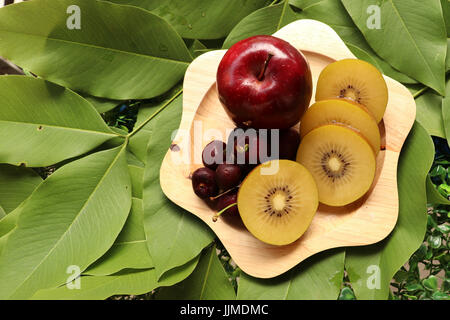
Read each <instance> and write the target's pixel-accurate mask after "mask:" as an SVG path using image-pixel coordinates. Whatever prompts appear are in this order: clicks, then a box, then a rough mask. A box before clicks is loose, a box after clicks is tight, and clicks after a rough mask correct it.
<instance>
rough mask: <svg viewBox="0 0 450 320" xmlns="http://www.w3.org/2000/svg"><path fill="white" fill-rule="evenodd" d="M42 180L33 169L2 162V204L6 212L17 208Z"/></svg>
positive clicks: (0, 190)
mask: <svg viewBox="0 0 450 320" xmlns="http://www.w3.org/2000/svg"><path fill="white" fill-rule="evenodd" d="M41 182H42V178H41V177H40V176H39V175H38V174H37V173H36V172H34V171H33V170H31V169H28V168H22V167H14V166H11V165H7V164H0V206H1V207H2V208H3V209H4V212H5V213H9V212H11V211H13V210H14V209H15V208H17V207H18V206H19V204H21V203H22V201H24V200H25V199H26V198H28V197H29V195H30V194H31V193H32V192H33V191H34V189H36V187H37V186H38V185H39V184H40V183H41ZM0 218H1V215H0Z"/></svg>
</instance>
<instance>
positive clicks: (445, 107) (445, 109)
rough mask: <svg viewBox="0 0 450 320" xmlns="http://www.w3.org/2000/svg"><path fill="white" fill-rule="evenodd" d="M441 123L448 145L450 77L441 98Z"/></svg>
mask: <svg viewBox="0 0 450 320" xmlns="http://www.w3.org/2000/svg"><path fill="white" fill-rule="evenodd" d="M449 56H450V54H449ZM442 123H443V125H444V132H445V136H444V137H447V143H448V144H449V145H450V78H449V79H448V80H447V84H446V86H445V97H444V98H442Z"/></svg>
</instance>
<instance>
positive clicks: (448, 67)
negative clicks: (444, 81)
mask: <svg viewBox="0 0 450 320" xmlns="http://www.w3.org/2000/svg"><path fill="white" fill-rule="evenodd" d="M445 70H446V71H449V70H450V38H447V58H446V60H445Z"/></svg>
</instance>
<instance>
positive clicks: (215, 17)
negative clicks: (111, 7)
mask: <svg viewBox="0 0 450 320" xmlns="http://www.w3.org/2000/svg"><path fill="white" fill-rule="evenodd" d="M109 1H111V2H115V3H124V2H125V3H129V4H132V5H137V6H140V7H142V8H144V9H147V10H151V11H152V13H154V14H156V15H158V16H160V17H162V18H164V19H165V20H166V21H167V22H168V23H169V24H170V25H172V26H173V27H174V28H175V30H176V31H177V32H178V33H179V34H180V35H181V36H182V37H183V38H188V39H219V38H224V37H226V36H227V35H228V33H229V32H230V31H231V29H233V27H234V26H235V25H236V24H237V23H238V22H239V21H241V20H242V19H243V18H244V17H246V16H247V15H249V14H250V13H252V12H253V11H255V10H257V9H259V8H261V7H263V6H265V5H266V4H268V3H269V2H270V1H268V0H227V1H223V0H208V1H205V0H189V1H185V0H165V1H163V2H162V1H161V3H160V4H158V3H157V4H155V3H154V2H155V1H146V2H144V1H141V0H109Z"/></svg>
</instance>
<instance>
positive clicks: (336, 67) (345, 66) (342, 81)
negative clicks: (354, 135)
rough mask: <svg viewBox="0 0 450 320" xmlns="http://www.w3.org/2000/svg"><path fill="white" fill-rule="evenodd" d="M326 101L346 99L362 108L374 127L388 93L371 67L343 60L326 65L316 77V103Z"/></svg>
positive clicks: (381, 116)
mask: <svg viewBox="0 0 450 320" xmlns="http://www.w3.org/2000/svg"><path fill="white" fill-rule="evenodd" d="M330 98H346V99H350V100H353V101H355V102H357V103H360V104H362V105H364V106H366V108H367V109H369V110H370V112H372V114H373V115H374V117H375V119H376V121H377V123H378V122H380V121H381V119H383V115H384V112H385V111H386V106H387V102H388V89H387V85H386V81H384V78H383V75H382V74H381V73H380V71H378V70H377V68H375V67H374V66H373V65H371V64H370V63H368V62H365V61H362V60H358V59H344V60H340V61H336V62H333V63H331V64H329V65H328V66H326V67H325V69H323V70H322V72H321V73H320V75H319V80H318V81H317V89H316V101H320V100H325V99H330Z"/></svg>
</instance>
